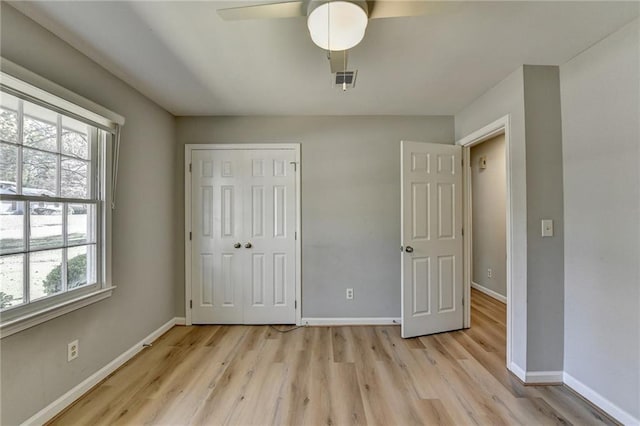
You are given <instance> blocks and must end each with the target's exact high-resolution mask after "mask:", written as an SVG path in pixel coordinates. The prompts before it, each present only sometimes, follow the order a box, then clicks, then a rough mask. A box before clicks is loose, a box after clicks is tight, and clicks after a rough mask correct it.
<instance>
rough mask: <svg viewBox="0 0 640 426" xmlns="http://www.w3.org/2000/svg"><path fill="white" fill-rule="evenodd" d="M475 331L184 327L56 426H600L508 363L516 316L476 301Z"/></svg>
mask: <svg viewBox="0 0 640 426" xmlns="http://www.w3.org/2000/svg"><path fill="white" fill-rule="evenodd" d="M471 318H472V327H471V328H470V329H468V330H464V331H457V332H452V333H443V334H438V335H434V336H428V337H421V338H416V339H408V340H404V339H402V338H401V337H400V328H399V327H397V326H387V327H369V326H367V327H310V328H301V329H298V330H295V331H292V332H290V333H285V334H280V333H278V332H276V331H274V330H273V329H271V328H269V327H266V326H260V327H256V326H252V327H249V326H195V327H175V328H173V329H172V330H170V331H169V332H167V333H166V334H165V335H163V336H162V337H161V338H159V339H158V340H157V341H156V342H155V343H154V344H153V347H152V348H148V349H145V350H144V351H142V352H141V353H140V354H139V355H137V356H136V357H135V358H133V359H132V360H131V361H129V362H128V363H127V364H125V365H124V366H123V367H122V368H120V369H119V370H118V371H116V372H115V373H114V374H113V375H111V376H110V377H108V378H107V379H106V380H105V381H103V382H102V383H100V384H99V385H98V386H96V387H95V388H94V389H93V390H91V391H90V392H89V393H88V394H86V395H85V396H83V397H82V398H81V399H80V400H78V401H77V402H76V403H75V404H74V405H73V406H71V407H70V408H69V409H67V410H66V411H64V412H63V413H62V414H61V415H59V416H58V417H57V418H55V419H54V420H53V421H52V422H51V424H54V425H76V424H82V425H85V424H86V425H96V424H135V425H137V424H162V425H182V424H208V425H218V424H234V425H271V424H278V425H279V424H288V425H323V424H324V425H342V424H379V425H417V424H425V425H439V424H445V425H466V424H478V425H506V424H524V425H546V424H564V425H568V424H575V425H592V424H593V425H596V424H613V422H612V421H611V420H610V419H609V418H607V417H606V416H604V415H603V414H602V413H600V412H599V411H598V410H596V409H594V408H592V407H591V406H590V405H589V404H587V403H586V402H585V401H583V400H582V399H580V398H579V397H578V396H576V395H575V394H573V393H572V392H571V391H569V390H568V389H567V388H565V387H564V386H538V387H532V386H524V385H522V384H521V383H520V382H519V381H518V379H516V378H515V377H514V376H512V375H511V374H510V373H508V372H507V370H506V368H505V366H504V364H505V306H504V305H503V304H502V303H500V302H497V301H495V300H494V299H491V298H489V297H487V296H485V295H484V294H482V293H480V292H478V291H475V290H473V294H472V317H471Z"/></svg>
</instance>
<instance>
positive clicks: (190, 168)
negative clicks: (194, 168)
mask: <svg viewBox="0 0 640 426" xmlns="http://www.w3.org/2000/svg"><path fill="white" fill-rule="evenodd" d="M189 173H191V163H189Z"/></svg>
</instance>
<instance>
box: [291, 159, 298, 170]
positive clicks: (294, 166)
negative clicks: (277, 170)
mask: <svg viewBox="0 0 640 426" xmlns="http://www.w3.org/2000/svg"><path fill="white" fill-rule="evenodd" d="M289 164H293V171H294V172H297V171H298V163H296V162H295V161H290V162H289Z"/></svg>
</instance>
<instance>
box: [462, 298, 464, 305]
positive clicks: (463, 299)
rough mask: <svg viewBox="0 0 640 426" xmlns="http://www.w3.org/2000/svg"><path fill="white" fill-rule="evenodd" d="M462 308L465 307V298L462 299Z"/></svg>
mask: <svg viewBox="0 0 640 426" xmlns="http://www.w3.org/2000/svg"><path fill="white" fill-rule="evenodd" d="M462 306H464V297H463V298H462Z"/></svg>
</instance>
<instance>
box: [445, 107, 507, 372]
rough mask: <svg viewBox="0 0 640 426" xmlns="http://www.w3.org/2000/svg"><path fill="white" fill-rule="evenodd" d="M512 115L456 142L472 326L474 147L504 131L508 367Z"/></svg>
mask: <svg viewBox="0 0 640 426" xmlns="http://www.w3.org/2000/svg"><path fill="white" fill-rule="evenodd" d="M509 122H510V119H509V115H505V116H504V117H501V118H499V119H497V120H496V121H494V122H492V123H490V124H488V125H486V126H484V127H483V128H481V129H479V130H477V131H475V132H473V133H471V134H470V135H468V136H465V137H464V138H462V139H460V140H459V141H458V142H456V144H457V145H460V146H462V158H463V161H464V166H465V167H464V170H463V172H462V182H463V183H462V185H463V194H464V195H463V211H462V218H463V219H462V220H463V227H464V230H465V233H464V234H465V235H464V237H463V277H464V278H463V279H464V283H463V285H464V300H465V301H466V302H465V304H464V327H465V328H469V327H471V281H472V278H473V277H472V266H473V221H472V193H471V172H470V166H471V147H472V146H475V145H478V144H481V143H482V142H485V141H487V140H489V139H491V138H493V137H495V136H498V135H501V134H504V138H505V144H504V147H505V148H504V151H505V152H504V155H505V165H506V170H505V172H506V174H505V177H506V192H505V207H506V216H505V218H506V224H505V225H506V238H507V241H506V243H507V259H506V266H507V274H506V281H507V282H506V288H507V347H506V362H507V367H508V368H509V367H510V366H511V358H512V342H513V339H512V332H513V303H512V294H513V288H512V285H513V265H512V261H513V259H514V244H513V228H512V223H513V216H512V211H513V202H512V199H511V190H512V183H511V175H512V170H511V161H510V160H511V157H510V151H511V137H510V136H511V135H510V130H509V127H510V126H509Z"/></svg>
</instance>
